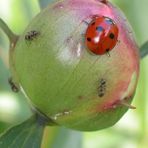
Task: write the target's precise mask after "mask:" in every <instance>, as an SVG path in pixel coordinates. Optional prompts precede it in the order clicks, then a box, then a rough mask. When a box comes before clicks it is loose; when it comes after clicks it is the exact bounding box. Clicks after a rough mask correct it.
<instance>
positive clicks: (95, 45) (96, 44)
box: [85, 16, 119, 55]
mask: <svg viewBox="0 0 148 148" xmlns="http://www.w3.org/2000/svg"><path fill="white" fill-rule="evenodd" d="M118 33H119V29H118V26H117V24H116V23H115V22H114V21H113V20H112V19H111V18H109V17H105V16H94V17H93V19H92V21H91V22H90V23H89V24H88V27H87V30H86V34H85V43H86V46H87V48H88V49H89V50H90V51H91V52H93V53H94V54H97V55H102V54H105V53H108V52H109V51H110V50H112V49H113V48H114V47H115V45H116V43H117V41H118Z"/></svg>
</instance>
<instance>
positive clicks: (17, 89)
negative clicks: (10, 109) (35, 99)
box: [8, 78, 19, 92]
mask: <svg viewBox="0 0 148 148" xmlns="http://www.w3.org/2000/svg"><path fill="white" fill-rule="evenodd" d="M8 83H9V85H10V87H11V89H12V91H14V92H18V91H19V88H18V87H17V86H16V85H15V84H14V82H13V80H12V78H9V79H8Z"/></svg>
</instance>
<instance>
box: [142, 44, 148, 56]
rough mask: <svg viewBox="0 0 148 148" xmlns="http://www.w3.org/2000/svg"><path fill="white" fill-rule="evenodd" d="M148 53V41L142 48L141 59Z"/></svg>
mask: <svg viewBox="0 0 148 148" xmlns="http://www.w3.org/2000/svg"><path fill="white" fill-rule="evenodd" d="M147 55H148V41H147V42H145V43H144V44H143V45H142V46H141V48H140V57H141V59H142V58H144V57H146V56H147Z"/></svg>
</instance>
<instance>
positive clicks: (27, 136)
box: [0, 115, 45, 148]
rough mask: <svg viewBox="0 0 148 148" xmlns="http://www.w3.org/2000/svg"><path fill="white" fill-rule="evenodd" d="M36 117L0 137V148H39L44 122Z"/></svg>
mask: <svg viewBox="0 0 148 148" xmlns="http://www.w3.org/2000/svg"><path fill="white" fill-rule="evenodd" d="M42 121H43V120H40V119H39V118H38V116H35V115H34V116H32V117H31V118H30V119H28V120H27V121H25V122H23V123H21V124H19V125H17V126H15V127H12V128H11V129H9V130H8V131H7V132H6V133H5V134H3V135H1V136H0V148H7V147H9V148H40V146H41V141H42V136H43V131H44V127H45V124H44V123H45V122H44V121H43V122H42Z"/></svg>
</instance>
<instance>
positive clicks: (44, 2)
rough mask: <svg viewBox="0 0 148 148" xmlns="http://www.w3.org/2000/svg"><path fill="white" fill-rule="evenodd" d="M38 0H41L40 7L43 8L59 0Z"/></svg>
mask: <svg viewBox="0 0 148 148" xmlns="http://www.w3.org/2000/svg"><path fill="white" fill-rule="evenodd" d="M38 1H39V5H40V8H41V9H43V8H45V7H46V6H47V5H48V4H49V3H52V2H56V1H58V0H38Z"/></svg>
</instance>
